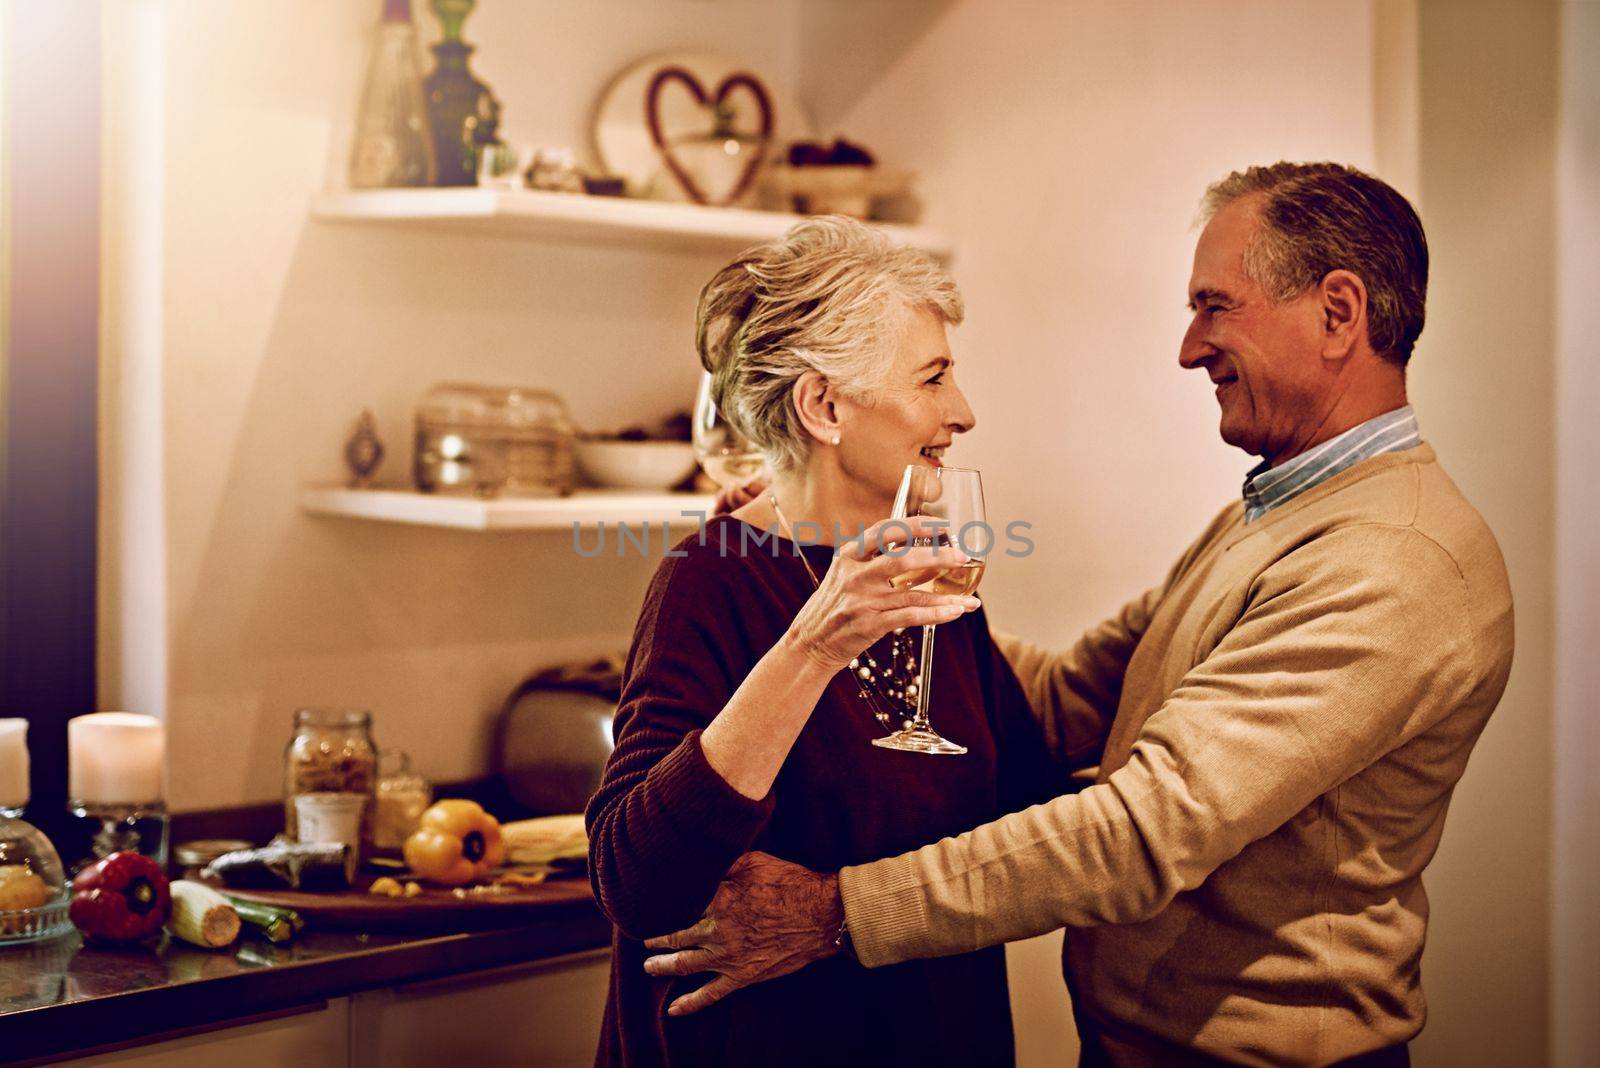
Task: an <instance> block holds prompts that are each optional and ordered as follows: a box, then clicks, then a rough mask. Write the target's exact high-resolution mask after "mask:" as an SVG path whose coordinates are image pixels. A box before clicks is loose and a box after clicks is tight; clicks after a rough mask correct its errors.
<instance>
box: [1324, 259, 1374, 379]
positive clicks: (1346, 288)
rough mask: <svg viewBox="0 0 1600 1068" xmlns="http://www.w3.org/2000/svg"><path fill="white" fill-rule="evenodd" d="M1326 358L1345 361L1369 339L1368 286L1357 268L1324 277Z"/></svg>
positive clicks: (1331, 272)
mask: <svg viewBox="0 0 1600 1068" xmlns="http://www.w3.org/2000/svg"><path fill="white" fill-rule="evenodd" d="M1321 294H1322V358H1323V359H1325V360H1342V359H1345V358H1346V357H1348V356H1349V355H1351V354H1352V353H1353V352H1355V351H1356V349H1357V348H1359V347H1360V345H1361V343H1362V342H1363V341H1365V340H1366V338H1367V286H1366V283H1364V282H1362V281H1361V277H1360V276H1359V275H1357V274H1356V273H1355V272H1353V271H1346V270H1337V271H1329V272H1328V273H1327V275H1326V276H1324V278H1323V279H1322V288H1321Z"/></svg>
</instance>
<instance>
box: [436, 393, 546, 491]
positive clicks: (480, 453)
mask: <svg viewBox="0 0 1600 1068" xmlns="http://www.w3.org/2000/svg"><path fill="white" fill-rule="evenodd" d="M575 437H576V434H575V430H574V428H573V425H572V420H571V418H570V417H569V416H568V415H567V408H566V405H565V404H563V403H562V402H561V398H560V397H557V396H556V395H555V394H554V393H550V392H548V391H546V390H540V389H523V388H519V387H516V386H509V387H502V386H474V385H466V384H461V383H444V384H441V385H437V386H434V387H433V388H432V389H430V390H429V391H428V393H427V395H426V396H424V397H423V398H422V403H421V404H419V405H418V406H417V439H416V456H415V461H414V465H413V474H414V477H415V479H416V483H417V488H418V489H419V490H422V491H423V492H424V493H441V494H453V495H458V496H470V497H558V496H565V495H567V494H569V493H571V492H572V484H573V460H572V454H573V441H574V438H575Z"/></svg>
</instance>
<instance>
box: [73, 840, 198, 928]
mask: <svg viewBox="0 0 1600 1068" xmlns="http://www.w3.org/2000/svg"><path fill="white" fill-rule="evenodd" d="M171 912H172V891H171V890H170V889H169V888H168V886H167V876H166V873H165V872H163V871H162V870H161V866H160V865H159V864H157V863H156V862H155V861H153V860H151V859H150V858H149V857H147V856H144V855H142V854H139V853H113V854H111V855H110V856H109V857H106V858H105V859H104V860H101V861H99V862H98V863H95V864H91V865H90V866H89V867H87V868H85V869H83V870H82V871H80V872H79V873H78V876H77V878H75V879H73V880H72V904H71V905H70V906H68V911H67V915H69V916H70V917H72V922H73V924H74V926H76V927H77V928H78V930H80V931H82V932H83V934H84V937H85V938H87V939H89V940H90V941H93V942H137V941H139V940H140V939H143V938H148V937H149V936H150V935H153V934H155V933H156V932H157V931H159V930H161V925H162V924H163V923H165V922H166V921H167V916H168V915H170V914H171Z"/></svg>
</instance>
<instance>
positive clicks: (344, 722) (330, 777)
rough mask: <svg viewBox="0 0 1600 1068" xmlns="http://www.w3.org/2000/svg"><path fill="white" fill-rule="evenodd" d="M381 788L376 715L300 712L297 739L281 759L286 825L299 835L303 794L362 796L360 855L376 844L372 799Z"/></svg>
mask: <svg viewBox="0 0 1600 1068" xmlns="http://www.w3.org/2000/svg"><path fill="white" fill-rule="evenodd" d="M377 786H378V746H377V744H376V743H375V742H374V741H373V740H372V713H371V712H365V711H361V710H359V709H342V708H302V709H300V710H298V711H297V712H295V714H294V735H293V736H292V737H290V739H289V745H288V747H287V748H286V749H285V751H284V757H283V825H284V833H285V834H286V835H287V836H288V837H289V838H290V839H297V838H298V836H299V820H298V817H297V816H296V812H295V798H297V797H299V796H301V795H302V794H312V793H335V794H360V795H361V796H362V797H363V798H365V800H366V804H365V805H364V806H363V807H362V810H361V832H360V837H361V842H360V848H359V850H358V852H359V854H360V855H361V856H366V855H368V854H369V852H370V847H371V844H372V817H373V800H374V798H375V796H376V791H377Z"/></svg>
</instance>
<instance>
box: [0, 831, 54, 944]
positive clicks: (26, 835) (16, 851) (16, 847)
mask: <svg viewBox="0 0 1600 1068" xmlns="http://www.w3.org/2000/svg"><path fill="white" fill-rule="evenodd" d="M69 900H70V895H69V894H68V893H67V878H66V873H65V872H64V871H63V870H62V867H61V857H60V856H59V855H58V854H57V853H56V847H55V846H53V845H51V844H50V839H48V838H46V837H45V836H44V834H43V832H41V831H40V830H39V829H38V828H37V827H35V826H34V825H33V824H31V823H28V822H27V821H25V820H19V819H12V818H10V817H7V816H0V945H7V944H13V943H17V942H34V941H39V940H42V939H46V938H54V937H56V936H57V935H60V934H65V933H66V932H67V931H70V930H71V929H72V922H71V921H70V920H69V919H68V918H67V905H68V903H69Z"/></svg>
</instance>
